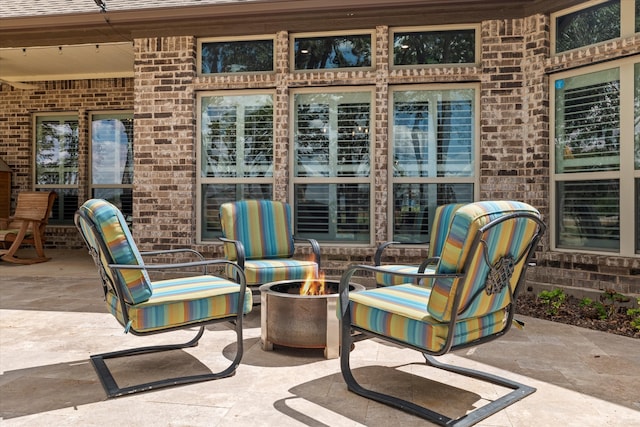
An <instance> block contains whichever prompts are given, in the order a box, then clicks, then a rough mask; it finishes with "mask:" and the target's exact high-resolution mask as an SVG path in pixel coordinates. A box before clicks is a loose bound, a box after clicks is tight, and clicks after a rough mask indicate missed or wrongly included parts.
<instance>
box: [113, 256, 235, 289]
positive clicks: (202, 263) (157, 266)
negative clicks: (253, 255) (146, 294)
mask: <svg viewBox="0 0 640 427" xmlns="http://www.w3.org/2000/svg"><path fill="white" fill-rule="evenodd" d="M216 264H217V265H222V264H226V265H231V266H232V267H233V268H234V269H235V270H236V272H237V273H238V274H237V275H234V277H236V278H238V279H239V280H240V284H241V285H243V286H244V285H246V278H245V275H244V271H243V270H242V268H241V267H240V266H239V265H238V264H237V263H236V262H233V261H229V260H226V259H207V260H203V261H192V262H177V263H175V264H143V265H137V264H109V268H111V269H114V270H170V269H177V268H189V267H200V266H204V267H205V268H204V273H205V274H207V273H208V270H207V268H206V267H207V266H209V265H216Z"/></svg>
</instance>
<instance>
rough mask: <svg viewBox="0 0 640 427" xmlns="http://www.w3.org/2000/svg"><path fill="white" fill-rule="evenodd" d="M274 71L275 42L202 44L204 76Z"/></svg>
mask: <svg viewBox="0 0 640 427" xmlns="http://www.w3.org/2000/svg"><path fill="white" fill-rule="evenodd" d="M259 71H273V40H246V41H226V42H209V43H202V69H201V72H202V73H203V74H217V73H247V72H259Z"/></svg>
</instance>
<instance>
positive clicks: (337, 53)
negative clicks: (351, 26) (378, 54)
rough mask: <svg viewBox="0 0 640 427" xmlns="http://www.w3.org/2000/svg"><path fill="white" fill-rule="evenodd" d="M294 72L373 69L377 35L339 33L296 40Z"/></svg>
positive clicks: (294, 42) (299, 37) (301, 37)
mask: <svg viewBox="0 0 640 427" xmlns="http://www.w3.org/2000/svg"><path fill="white" fill-rule="evenodd" d="M292 40H293V42H292V44H293V49H292V50H293V67H292V68H293V69H294V70H318V69H333V68H371V67H372V65H373V63H372V52H374V47H373V41H372V40H374V39H373V34H372V33H366V34H336V35H327V36H314V37H306V36H302V35H298V36H296V37H293V38H292Z"/></svg>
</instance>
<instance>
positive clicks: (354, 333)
mask: <svg viewBox="0 0 640 427" xmlns="http://www.w3.org/2000/svg"><path fill="white" fill-rule="evenodd" d="M514 218H528V219H530V220H532V221H535V222H536V223H537V224H538V230H537V232H536V233H535V235H534V236H533V238H532V240H531V242H530V243H529V244H528V245H527V246H526V248H525V250H524V251H523V252H522V254H520V255H519V256H517V257H515V262H514V263H515V264H518V263H519V262H520V261H522V259H523V258H525V257H526V260H525V262H524V264H523V267H522V271H521V274H520V277H519V279H518V282H517V284H516V286H515V289H514V290H513V292H512V293H511V295H510V297H511V303H510V304H509V306H508V307H507V312H508V314H507V320H506V325H505V328H504V329H503V330H501V331H499V332H498V333H495V334H492V335H488V336H485V337H482V338H479V339H477V340H474V341H470V342H466V343H462V344H459V345H453V339H454V329H455V324H456V321H457V315H458V313H460V300H461V295H462V286H458V287H457V288H456V293H455V296H454V303H453V307H452V310H451V313H452V314H451V319H450V321H449V322H448V335H447V337H446V340H445V343H444V345H443V346H442V348H441V349H440V350H439V351H428V350H427V349H424V348H421V347H417V346H414V345H411V344H408V343H406V342H403V341H399V340H396V339H394V338H392V337H388V336H384V335H380V334H377V333H374V332H371V331H368V330H366V329H363V328H359V327H357V326H354V325H352V324H351V312H350V309H349V305H350V303H349V286H348V284H349V282H350V280H351V277H352V276H353V275H354V274H355V273H356V272H358V271H363V270H364V271H370V272H373V273H375V272H378V271H380V270H379V269H378V268H376V267H375V266H369V265H354V266H351V267H350V268H349V269H347V270H346V271H345V273H344V274H343V275H342V277H341V280H340V290H339V292H340V297H339V298H340V299H339V301H340V315H341V326H340V328H341V333H340V335H341V344H340V368H341V371H342V376H343V378H344V380H345V382H346V383H347V387H348V389H349V390H351V391H353V392H355V393H357V394H359V395H361V396H364V397H366V398H368V399H372V400H376V401H378V402H381V403H384V404H386V405H389V406H392V407H395V408H398V409H400V410H403V411H406V412H409V413H411V414H413V415H416V416H418V417H421V418H424V419H426V420H428V421H431V422H433V423H435V424H437V425H441V426H471V425H474V424H476V423H478V422H479V421H481V420H483V419H485V418H487V417H489V416H491V415H493V414H495V413H497V412H499V411H501V410H502V409H504V408H506V407H508V406H509V405H512V404H513V403H515V402H517V401H519V400H521V399H523V398H524V397H526V396H528V395H530V394H532V393H534V392H535V391H536V389H535V388H534V387H530V386H527V385H525V384H521V383H519V382H516V381H512V380H509V379H507V378H503V377H500V376H497V375H493V374H490V373H486V372H482V371H478V370H474V369H468V368H463V367H459V366H453V365H449V364H445V363H441V362H439V361H437V360H436V359H435V358H434V356H441V355H444V354H446V353H449V352H451V351H454V350H459V349H463V348H466V347H472V346H477V345H480V344H483V343H486V342H489V341H493V340H495V339H497V338H499V337H501V336H503V335H504V334H506V333H507V332H508V331H509V329H510V327H511V324H512V321H513V315H514V303H515V300H516V298H517V295H518V292H519V290H520V287H521V285H522V283H523V282H524V278H525V276H526V269H527V267H528V266H529V264H530V262H531V259H532V257H533V254H534V252H535V248H536V247H537V245H538V242H539V240H540V238H541V237H542V235H543V234H544V231H545V229H546V226H545V224H544V223H543V222H542V220H541V219H540V218H538V217H537V216H536V215H533V214H530V213H521V212H518V213H512V214H507V215H504V216H501V217H499V218H497V219H495V220H493V221H491V222H489V223H488V224H486V225H485V226H483V227H482V228H480V229H479V230H478V232H477V234H476V236H475V237H474V241H473V243H472V245H471V249H470V251H469V254H473V253H475V252H476V250H478V246H479V245H483V246H484V248H483V252H484V258H485V262H487V264H488V265H491V264H490V263H489V260H488V255H487V242H486V241H485V240H483V235H484V234H485V233H486V232H487V231H488V230H490V229H491V228H493V227H495V226H496V225H498V224H500V223H502V222H504V221H508V220H512V219H514ZM471 259H472V257H471V256H468V257H467V259H466V260H465V263H464V267H463V270H462V271H463V272H464V271H469V267H470V263H471V261H472V260H471ZM496 264H502V263H500V262H498V263H496ZM393 274H396V275H399V276H404V277H408V278H411V279H418V280H419V279H424V280H425V281H426V282H428V281H429V280H430V279H435V278H454V279H457V280H462V279H463V278H465V273H456V274H433V273H431V274H429V273H427V274H421V273H400V272H394V273H393ZM490 275H491V274H490ZM509 279H510V277H503V280H507V281H508V280H509ZM416 283H417V281H416ZM506 289H507V291H508V290H509V289H510V287H509V286H508V285H507V286H506ZM425 312H426V307H425ZM363 336H368V337H376V338H380V339H382V340H385V341H388V342H392V343H394V344H396V345H399V346H402V347H407V348H412V349H414V350H417V351H419V352H421V353H422V354H423V356H424V358H425V361H426V363H427V365H429V366H433V367H435V368H439V369H443V370H446V371H449V372H453V373H457V374H460V375H463V376H466V377H471V378H475V379H478V380H482V381H486V382H489V383H493V384H497V385H500V386H503V387H506V388H509V389H512V391H511V392H509V393H508V394H506V395H503V396H501V397H500V398H498V399H496V400H494V401H492V402H491V403H489V404H486V405H484V406H481V407H480V408H477V409H475V410H474V411H472V412H470V413H468V414H466V415H463V416H461V417H459V418H457V419H452V418H450V417H448V416H446V415H444V414H441V413H438V412H436V411H433V410H431V409H429V408H426V407H423V406H420V405H417V404H415V403H413V402H410V401H408V400H405V399H402V398H399V397H396V396H391V395H388V394H385V393H381V392H379V391H374V390H371V389H367V388H365V387H363V386H362V385H360V384H359V383H358V381H357V380H356V378H355V376H354V375H353V372H352V370H351V367H350V363H349V358H350V353H351V351H350V350H351V349H352V345H353V342H354V341H356V340H360V339H362V337H363Z"/></svg>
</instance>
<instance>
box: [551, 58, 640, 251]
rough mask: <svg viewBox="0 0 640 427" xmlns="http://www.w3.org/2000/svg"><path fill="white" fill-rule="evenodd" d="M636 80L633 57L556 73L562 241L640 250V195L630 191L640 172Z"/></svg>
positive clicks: (570, 245) (562, 244) (561, 244)
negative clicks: (639, 236) (589, 68)
mask: <svg viewBox="0 0 640 427" xmlns="http://www.w3.org/2000/svg"><path fill="white" fill-rule="evenodd" d="M637 80H638V64H633V62H632V61H631V60H623V61H619V63H618V64H616V65H601V66H597V67H593V68H592V69H591V70H589V71H582V70H581V72H580V74H578V73H576V72H567V73H562V74H560V75H558V76H554V78H553V79H552V83H553V86H552V87H553V90H554V92H552V93H554V97H553V99H554V113H555V115H554V126H553V130H554V142H555V151H554V159H555V161H554V163H555V165H554V166H555V168H554V171H555V174H554V180H555V185H554V191H555V200H554V201H555V218H554V219H555V234H554V237H555V245H556V247H558V248H566V249H587V250H595V251H604V252H621V253H628V252H629V253H630V252H634V251H636V252H637V251H638V246H640V245H639V244H638V242H637V240H638V237H637V235H638V231H637V221H638V219H637V218H638V209H639V207H638V202H637V196H636V197H635V201H634V198H633V197H625V196H624V194H627V195H630V194H633V190H632V189H633V188H634V187H636V186H637V184H636V185H634V184H633V180H634V179H635V180H636V181H637V179H638V177H639V176H640V174H639V173H638V164H639V163H640V162H639V160H638V159H639V158H640V154H639V151H640V149H639V148H638V144H639V143H638V138H639V137H638V133H639V131H640V126H639V125H638V110H639V107H638V102H639V101H638V94H637V93H638V92H637V91H638V89H637V86H638V83H637ZM627 94H629V95H627ZM634 94H635V96H634ZM632 104H635V105H632ZM624 111H635V118H634V115H633V114H623V112H624ZM634 120H635V123H634ZM633 159H635V161H634V160H633ZM634 177H635V178H634ZM625 189H626V190H625ZM623 206H626V207H627V208H626V209H625V208H623ZM634 218H635V219H634ZM623 229H624V230H628V232H627V231H625V232H624V233H623V232H621V231H622V230H623ZM632 229H633V230H635V231H634V232H633V233H631V230H632ZM634 238H635V244H634V243H632V242H633V239H634ZM634 246H635V248H634Z"/></svg>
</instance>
